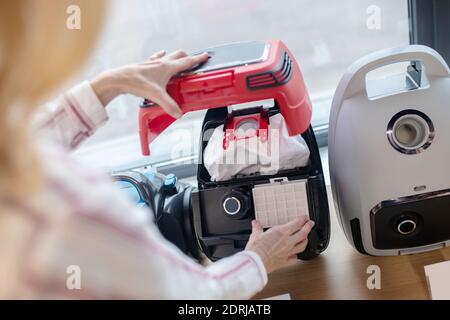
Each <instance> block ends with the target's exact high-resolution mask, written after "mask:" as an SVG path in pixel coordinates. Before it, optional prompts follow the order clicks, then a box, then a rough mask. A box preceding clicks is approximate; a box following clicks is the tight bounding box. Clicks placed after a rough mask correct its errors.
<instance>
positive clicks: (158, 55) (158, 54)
mask: <svg viewBox="0 0 450 320" xmlns="http://www.w3.org/2000/svg"><path fill="white" fill-rule="evenodd" d="M165 55H166V50H161V51H158V52H156V53H154V54H152V55H151V56H150V58H148V60H150V61H152V60H156V59H160V58H162V57H164V56H165Z"/></svg>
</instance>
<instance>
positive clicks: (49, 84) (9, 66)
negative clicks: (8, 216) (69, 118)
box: [0, 0, 104, 196]
mask: <svg viewBox="0 0 450 320" xmlns="http://www.w3.org/2000/svg"><path fill="white" fill-rule="evenodd" d="M71 5H76V6H78V7H76V8H79V9H80V18H81V19H80V21H81V24H80V27H81V28H80V29H71V28H69V27H68V26H67V19H70V18H71V17H70V16H71V14H72V12H71V11H70V6H71ZM103 12H104V2H103V1H102V0H44V1H42V0H1V1H0V196H5V195H6V196H10V195H13V194H15V190H18V191H20V193H21V194H27V193H30V192H33V191H35V190H37V188H38V186H39V183H40V175H39V169H38V168H39V162H38V159H37V157H36V155H35V152H34V148H33V144H32V138H31V130H30V129H31V128H30V122H31V120H32V116H33V112H34V111H35V107H36V105H37V104H38V103H39V102H41V100H42V99H43V98H44V97H46V95H47V94H49V93H50V91H51V90H52V89H54V88H55V87H56V86H57V85H58V84H61V82H62V81H63V80H65V79H66V78H67V77H68V76H69V75H71V74H72V73H73V72H74V71H75V70H76V69H77V68H79V67H80V65H81V63H82V62H83V61H84V60H85V59H86V57H87V55H88V53H89V52H90V50H91V48H92V47H93V44H94V43H95V39H96V36H97V34H98V30H99V29H100V25H101V22H102V17H103Z"/></svg>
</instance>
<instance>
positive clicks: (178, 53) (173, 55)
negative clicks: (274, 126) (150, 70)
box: [166, 50, 188, 60]
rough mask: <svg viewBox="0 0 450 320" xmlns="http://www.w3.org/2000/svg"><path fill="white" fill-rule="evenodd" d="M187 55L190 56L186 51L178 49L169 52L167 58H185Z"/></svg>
mask: <svg viewBox="0 0 450 320" xmlns="http://www.w3.org/2000/svg"><path fill="white" fill-rule="evenodd" d="M187 56H188V54H187V53H186V52H185V51H183V50H177V51H174V52H171V53H169V54H168V55H167V56H166V59H167V60H176V59H180V58H184V57H187Z"/></svg>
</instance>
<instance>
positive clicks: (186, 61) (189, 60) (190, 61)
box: [172, 52, 208, 73]
mask: <svg viewBox="0 0 450 320" xmlns="http://www.w3.org/2000/svg"><path fill="white" fill-rule="evenodd" d="M206 60H208V53H206V52H205V53H202V54H199V55H195V56H188V57H184V58H180V59H177V60H174V61H172V65H173V70H174V73H178V72H181V71H184V70H187V69H190V68H192V67H194V66H196V65H198V64H200V63H202V62H205V61H206Z"/></svg>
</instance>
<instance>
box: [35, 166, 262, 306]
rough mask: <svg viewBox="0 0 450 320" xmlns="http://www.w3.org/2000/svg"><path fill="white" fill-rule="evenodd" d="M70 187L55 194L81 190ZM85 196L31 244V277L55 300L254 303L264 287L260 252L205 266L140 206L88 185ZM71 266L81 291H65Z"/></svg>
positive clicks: (107, 189)
mask: <svg viewBox="0 0 450 320" xmlns="http://www.w3.org/2000/svg"><path fill="white" fill-rule="evenodd" d="M74 171H75V170H74ZM108 182H109V181H108ZM70 183H71V185H70V186H67V185H64V184H59V185H58V192H65V191H64V189H67V188H69V187H73V186H75V185H76V184H78V182H77V179H76V178H75V177H73V178H71V181H70ZM80 186H81V185H80ZM83 189H86V190H89V191H88V193H89V194H88V195H86V196H82V197H80V198H77V197H78V196H77V195H71V196H70V202H69V203H68V206H69V207H70V208H71V209H70V210H71V212H72V213H71V214H69V215H67V216H65V217H60V216H58V215H55V216H58V218H57V219H56V221H49V222H47V223H45V226H46V227H45V229H44V230H45V233H43V234H41V235H40V236H39V237H38V238H35V239H34V240H33V245H34V246H35V247H34V248H33V250H32V252H33V256H32V257H30V263H28V264H27V265H28V266H30V268H31V271H30V272H29V274H31V278H32V279H33V280H34V283H33V284H34V285H36V284H38V285H39V288H42V289H43V290H44V293H46V294H54V295H51V296H50V297H56V298H61V297H63V298H64V297H68V298H73V297H82V298H87V299H249V298H251V297H253V296H254V295H255V294H256V293H257V292H259V291H260V290H262V288H263V287H264V286H265V285H266V283H267V272H266V270H265V267H264V265H263V262H262V260H261V258H260V257H259V255H257V254H256V253H254V252H252V251H242V252H240V253H237V254H235V255H233V256H230V257H227V258H223V259H221V260H219V261H217V262H214V263H212V264H210V265H208V266H203V265H201V264H199V263H198V262H197V261H195V260H193V259H192V258H190V257H189V256H187V255H185V254H184V253H183V252H182V251H181V250H179V249H178V247H176V246H175V245H174V244H172V243H170V242H169V241H167V240H166V239H165V238H164V237H163V236H162V234H161V233H160V231H159V229H158V227H157V226H156V224H155V223H154V221H153V218H152V217H153V213H151V212H150V211H149V210H147V209H143V208H137V207H135V206H134V205H133V204H132V203H130V202H129V201H127V200H128V199H126V198H124V197H123V194H122V193H121V192H120V191H119V190H116V189H115V188H114V187H113V186H112V185H111V183H104V184H97V183H95V182H93V181H92V179H91V180H90V181H89V185H86V187H85V188H84V187H83ZM88 202H89V203H90V204H89V205H86V204H84V203H88ZM70 266H72V267H73V266H75V269H77V270H80V277H81V278H80V286H79V289H76V290H68V289H66V286H67V282H68V281H69V285H70V281H71V279H72V275H71V274H70V273H69V274H68V271H67V270H68V268H69V267H70ZM49 288H50V289H51V291H48V290H49Z"/></svg>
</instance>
